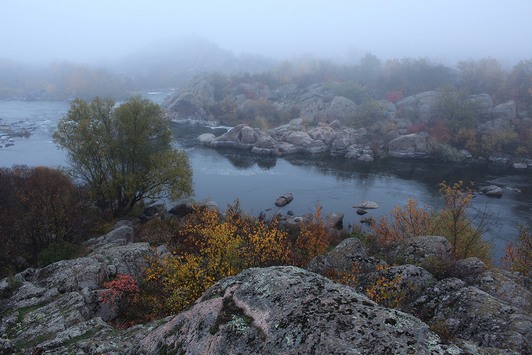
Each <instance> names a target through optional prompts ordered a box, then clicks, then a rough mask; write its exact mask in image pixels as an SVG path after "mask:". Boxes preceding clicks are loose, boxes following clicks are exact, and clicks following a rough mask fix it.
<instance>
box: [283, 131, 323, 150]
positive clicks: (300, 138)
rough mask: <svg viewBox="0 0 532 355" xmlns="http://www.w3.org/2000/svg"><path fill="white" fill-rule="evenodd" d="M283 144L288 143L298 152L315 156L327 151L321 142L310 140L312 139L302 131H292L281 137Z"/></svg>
mask: <svg viewBox="0 0 532 355" xmlns="http://www.w3.org/2000/svg"><path fill="white" fill-rule="evenodd" d="M282 140H283V142H286V143H289V144H292V145H294V146H295V147H297V149H298V150H299V151H300V152H303V153H310V154H317V153H324V152H326V151H327V150H328V147H327V145H326V144H325V143H324V142H323V141H321V140H316V139H312V137H311V136H310V135H309V134H308V133H307V132H304V131H292V132H289V133H287V134H285V135H284V136H283V137H282Z"/></svg>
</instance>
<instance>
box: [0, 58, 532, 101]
mask: <svg viewBox="0 0 532 355" xmlns="http://www.w3.org/2000/svg"><path fill="white" fill-rule="evenodd" d="M187 55H193V54H188V53H187V52H183V53H182V55H181V56H183V57H184V56H187ZM203 57H205V56H202V58H203ZM212 57H216V53H213V56H211V57H209V58H210V64H209V65H199V64H198V63H197V62H194V61H186V60H184V58H176V60H175V61H172V60H166V61H165V62H164V65H155V64H153V65H152V66H151V67H149V68H148V67H146V68H144V70H143V72H142V74H140V71H138V72H133V71H129V72H127V74H117V73H116V72H115V71H113V70H110V69H105V68H96V67H90V66H88V65H82V64H72V63H67V62H62V63H53V64H50V65H48V66H46V67H41V68H35V67H31V66H29V65H23V64H18V63H15V62H12V61H9V60H1V59H0V99H12V98H24V99H36V100H39V99H43V100H63V99H70V98H74V97H81V98H86V99H91V98H93V97H94V96H100V97H106V98H114V99H118V98H124V97H125V96H128V94H129V93H130V92H131V91H135V90H136V91H138V90H146V89H153V88H156V87H159V88H162V87H168V86H169V84H170V85H171V83H169V80H171V81H175V86H180V85H182V84H183V80H184V79H185V78H183V76H185V73H190V72H195V73H198V69H200V70H201V71H203V72H221V71H223V70H220V67H221V66H220V65H219V64H220V63H215V60H214V59H213V58H212ZM220 58H222V57H220ZM223 58H225V59H224V60H225V61H227V60H228V59H227V57H223ZM258 62H260V60H257V61H256V63H258ZM143 63H144V64H145V65H146V66H149V65H150V64H148V62H146V61H144V62H143ZM172 63H174V64H175V66H176V67H172V65H173V64H172ZM264 63H266V62H264ZM264 63H263V64H264ZM159 64H162V63H161V62H159ZM232 64H236V62H235V63H232ZM180 65H186V66H193V65H195V66H196V67H190V68H183V67H178V66H180ZM210 66H212V69H209V67H210ZM222 67H223V66H222ZM244 67H246V68H245V69H244V68H242V72H241V73H237V72H238V70H235V68H234V65H231V68H232V69H231V72H232V73H233V74H232V75H230V78H229V80H230V81H232V82H233V83H234V82H235V81H242V82H244V81H249V79H250V77H249V76H250V75H251V76H252V77H253V79H254V80H258V81H262V82H264V84H266V85H268V86H269V87H270V88H272V89H273V88H275V87H278V86H280V85H283V84H288V83H291V84H296V85H298V86H299V87H306V86H308V85H311V84H313V83H323V82H330V83H334V85H337V87H336V89H337V91H338V94H339V95H342V96H345V97H347V98H349V99H351V100H353V101H354V102H355V103H360V102H363V101H365V100H366V99H367V98H368V97H370V98H375V99H387V100H389V101H391V102H395V101H397V100H399V99H401V98H402V97H406V96H409V95H412V94H416V93H419V92H423V91H428V90H435V89H440V88H442V87H445V86H450V85H452V86H455V87H457V88H460V89H461V90H464V91H466V92H468V93H471V94H475V93H487V94H489V95H491V97H492V98H493V101H494V103H497V102H503V101H505V100H510V99H513V100H517V101H518V102H519V103H520V107H521V108H525V109H528V107H529V105H530V104H532V59H526V60H521V61H520V62H518V63H517V64H515V65H514V66H513V68H511V69H510V70H507V69H504V68H503V66H502V65H501V64H500V63H499V62H498V61H497V60H496V59H494V58H483V59H478V60H465V61H461V62H458V63H457V65H456V66H455V67H450V66H446V65H443V64H441V63H437V62H434V61H432V60H430V59H427V58H402V59H391V60H387V61H382V60H380V59H379V58H377V57H376V56H375V55H373V54H370V53H368V54H366V55H365V56H364V57H362V58H361V59H360V60H359V61H358V63H353V64H336V63H334V62H332V61H329V60H322V59H316V58H314V57H305V58H301V59H298V60H292V61H286V62H283V63H281V64H279V65H277V67H276V68H274V69H271V68H272V65H271V62H268V65H266V64H264V70H263V71H261V70H260V68H257V67H255V68H253V69H254V70H253V72H254V73H255V74H246V73H247V72H248V71H247V70H246V69H249V66H247V65H245V66H244ZM137 69H138V68H137ZM147 73H149V74H147ZM180 73H182V74H180ZM235 73H236V74H235ZM257 73H259V74H257ZM147 75H148V76H149V78H147V77H146V76H147ZM218 79H219V80H218V84H219V85H218V87H215V88H216V89H218V92H217V94H218V95H224V93H222V91H223V89H224V88H226V87H227V85H226V84H227V83H226V82H225V78H224V79H222V78H218ZM147 85H148V86H149V87H147ZM171 86H173V85H171Z"/></svg>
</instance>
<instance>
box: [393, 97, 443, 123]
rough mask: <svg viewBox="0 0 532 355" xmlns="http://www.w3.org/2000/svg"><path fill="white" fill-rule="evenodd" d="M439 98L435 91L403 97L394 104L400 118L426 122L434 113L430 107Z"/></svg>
mask: <svg viewBox="0 0 532 355" xmlns="http://www.w3.org/2000/svg"><path fill="white" fill-rule="evenodd" d="M439 98H440V93H439V92H437V91H426V92H422V93H419V94H417V95H412V96H408V97H405V98H403V99H401V100H399V101H397V102H396V104H395V105H396V106H397V112H398V113H399V115H400V116H401V117H408V118H410V119H411V120H412V121H416V122H417V121H421V122H428V121H429V120H430V119H431V118H432V116H433V114H434V112H433V109H432V107H433V106H434V105H435V104H436V102H437V100H438V99H439Z"/></svg>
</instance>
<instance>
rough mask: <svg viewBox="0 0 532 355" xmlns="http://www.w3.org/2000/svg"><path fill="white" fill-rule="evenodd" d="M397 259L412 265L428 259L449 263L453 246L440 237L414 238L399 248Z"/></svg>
mask: <svg viewBox="0 0 532 355" xmlns="http://www.w3.org/2000/svg"><path fill="white" fill-rule="evenodd" d="M397 257H398V258H400V259H402V260H404V261H405V262H406V263H411V264H412V263H414V264H420V263H423V262H424V261H425V260H427V259H438V260H442V261H447V260H450V259H451V244H450V243H449V241H448V240H447V238H445V237H440V236H434V235H431V236H419V237H413V238H409V239H407V240H405V242H404V243H403V244H402V245H401V246H400V247H399V251H398V253H397Z"/></svg>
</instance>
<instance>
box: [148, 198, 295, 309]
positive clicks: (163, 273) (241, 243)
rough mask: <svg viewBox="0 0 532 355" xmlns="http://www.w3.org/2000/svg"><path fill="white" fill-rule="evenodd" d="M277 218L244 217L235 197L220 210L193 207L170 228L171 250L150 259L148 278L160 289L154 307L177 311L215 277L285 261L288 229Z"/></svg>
mask: <svg viewBox="0 0 532 355" xmlns="http://www.w3.org/2000/svg"><path fill="white" fill-rule="evenodd" d="M278 223H279V222H278V220H277V219H272V220H270V221H261V220H257V219H255V218H253V217H250V216H247V215H246V214H244V213H243V212H242V211H241V210H240V206H239V203H238V201H237V202H235V203H234V204H232V205H230V206H229V207H228V208H227V210H226V211H225V214H224V215H222V214H220V213H219V212H218V211H217V210H215V209H209V208H206V207H202V206H196V207H194V212H193V213H192V214H190V215H188V216H186V217H184V218H183V220H182V221H181V222H180V224H179V227H178V228H176V229H175V230H174V235H173V238H172V240H171V242H170V243H169V247H170V249H171V250H172V253H171V255H167V256H166V257H164V258H162V259H153V260H150V262H149V267H148V268H147V270H146V278H145V279H146V282H147V283H148V284H149V285H150V286H149V287H150V288H151V289H158V290H159V292H160V297H159V298H160V299H159V301H158V304H159V305H160V306H159V309H157V310H154V312H156V313H159V314H161V315H164V314H170V313H175V312H179V311H181V310H183V309H185V308H186V307H188V306H189V305H190V304H191V303H192V302H193V301H194V300H196V299H197V298H198V297H199V296H200V295H201V294H203V293H204V292H205V290H207V288H209V287H210V286H212V284H214V283H215V282H216V281H218V280H220V279H221V278H224V277H227V276H232V275H236V274H237V273H239V272H240V271H242V270H243V269H245V268H249V267H255V266H271V265H281V264H287V263H289V262H290V260H289V255H290V252H289V251H290V247H289V245H288V233H287V232H286V231H283V230H282V229H281V228H280V227H279V224H278ZM152 296H153V294H152Z"/></svg>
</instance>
